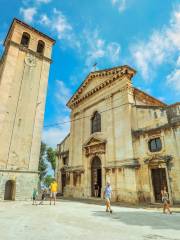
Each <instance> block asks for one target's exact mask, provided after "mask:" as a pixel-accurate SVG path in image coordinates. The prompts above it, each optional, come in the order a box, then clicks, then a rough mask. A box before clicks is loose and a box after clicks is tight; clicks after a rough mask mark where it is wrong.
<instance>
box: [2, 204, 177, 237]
mask: <svg viewBox="0 0 180 240" xmlns="http://www.w3.org/2000/svg"><path fill="white" fill-rule="evenodd" d="M113 210H114V212H113V214H112V215H111V214H110V213H106V212H105V211H104V207H103V206H100V205H94V204H87V203H79V202H74V201H73V202H72V201H65V200H61V201H58V202H57V204H56V206H54V205H51V206H50V205H49V204H48V202H45V204H44V205H38V206H33V205H32V203H31V202H0V226H1V233H0V239H1V240H50V239H59V240H65V239H71V240H76V239H78V240H81V239H82V240H119V239H120V240H141V239H143V240H149V239H155V240H163V239H165V240H178V239H179V240H180V213H174V214H172V215H168V214H167V215H165V214H162V212H161V211H160V210H154V209H152V210H145V209H137V208H136V209H135V208H127V207H117V206H116V207H115V206H114V207H113Z"/></svg>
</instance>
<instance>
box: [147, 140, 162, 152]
mask: <svg viewBox="0 0 180 240" xmlns="http://www.w3.org/2000/svg"><path fill="white" fill-rule="evenodd" d="M148 145H149V150H150V152H159V151H161V149H162V143H161V139H160V138H153V139H151V140H150V141H149V142H148Z"/></svg>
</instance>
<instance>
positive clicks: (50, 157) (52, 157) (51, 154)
mask: <svg viewBox="0 0 180 240" xmlns="http://www.w3.org/2000/svg"><path fill="white" fill-rule="evenodd" d="M56 156H57V151H56V150H54V149H53V148H51V147H49V148H47V161H48V162H49V163H50V164H51V167H52V169H53V170H54V172H55V170H56Z"/></svg>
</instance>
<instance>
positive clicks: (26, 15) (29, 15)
mask: <svg viewBox="0 0 180 240" xmlns="http://www.w3.org/2000/svg"><path fill="white" fill-rule="evenodd" d="M36 13H37V10H36V8H35V7H29V8H20V14H22V16H23V19H24V21H25V22H27V23H32V22H33V21H34V16H35V15H36Z"/></svg>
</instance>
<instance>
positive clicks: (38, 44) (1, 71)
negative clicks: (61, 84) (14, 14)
mask: <svg viewBox="0 0 180 240" xmlns="http://www.w3.org/2000/svg"><path fill="white" fill-rule="evenodd" d="M53 44H54V40H53V39H51V38H49V37H48V36H46V35H44V34H43V33H40V32H38V31H37V30H36V29H34V28H32V27H31V26H29V25H27V24H25V23H24V22H21V21H19V20H18V19H14V20H13V22H12V25H11V27H10V29H9V32H8V34H7V37H6V39H5V41H4V47H5V51H4V54H3V56H2V58H1V61H0V96H1V97H0V200H1V199H4V198H5V199H12V200H15V199H30V197H31V194H32V189H33V187H37V183H38V163H39V152H40V143H41V130H42V126H43V118H44V107H45V99H46V90H47V82H48V74H49V67H50V63H51V50H52V45H53Z"/></svg>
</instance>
